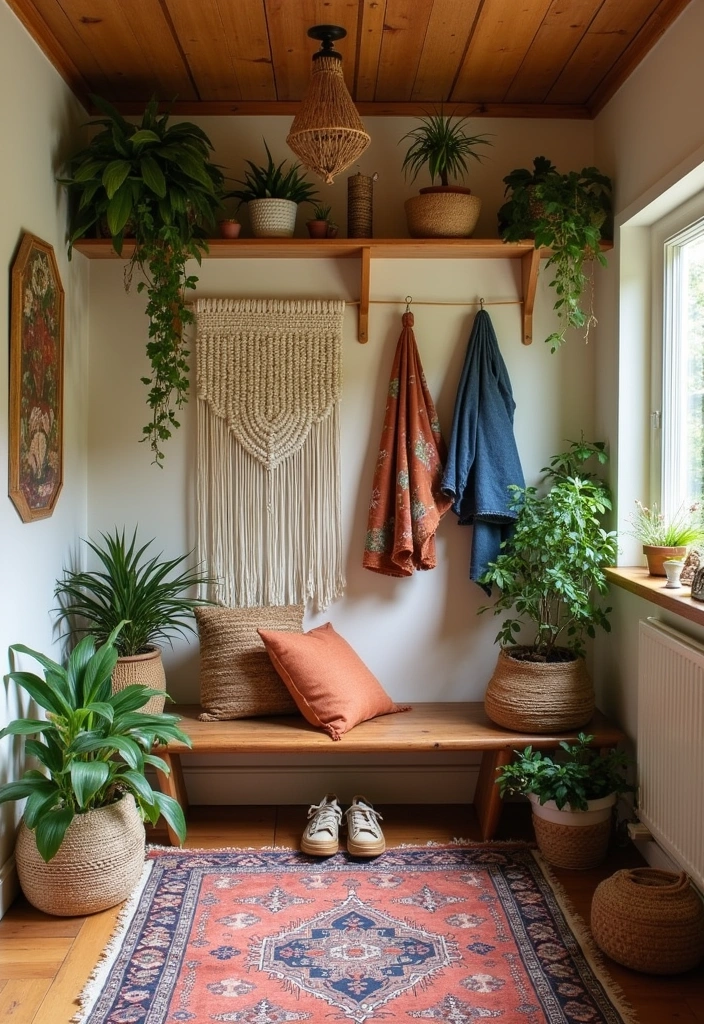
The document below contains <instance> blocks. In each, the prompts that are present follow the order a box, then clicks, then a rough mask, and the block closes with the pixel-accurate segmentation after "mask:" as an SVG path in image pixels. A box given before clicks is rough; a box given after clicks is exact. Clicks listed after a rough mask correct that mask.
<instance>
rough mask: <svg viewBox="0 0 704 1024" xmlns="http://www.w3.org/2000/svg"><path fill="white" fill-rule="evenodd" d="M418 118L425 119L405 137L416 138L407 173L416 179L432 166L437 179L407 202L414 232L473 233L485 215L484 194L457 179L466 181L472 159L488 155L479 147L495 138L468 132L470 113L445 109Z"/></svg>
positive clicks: (457, 235)
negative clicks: (457, 114) (456, 114)
mask: <svg viewBox="0 0 704 1024" xmlns="http://www.w3.org/2000/svg"><path fill="white" fill-rule="evenodd" d="M418 120H419V121H420V124H418V125H417V126H416V127H415V128H412V129H411V130H410V131H409V132H406V134H405V135H404V136H402V138H401V139H400V141H401V142H403V141H404V140H405V139H410V140H411V144H410V145H409V147H408V150H407V152H406V155H405V157H404V159H403V165H402V167H403V171H404V173H405V175H406V177H408V176H409V175H410V180H411V181H415V180H416V178H417V177H418V174H419V172H420V171H421V170H422V169H423V168H424V167H426V166H427V168H428V171H429V172H430V181H431V184H430V185H429V186H427V187H425V188H422V189H421V190H420V195H417V196H413V197H411V198H410V199H407V200H406V202H405V204H404V205H405V210H406V219H407V221H408V233H409V234H410V236H411V238H469V237H470V235H471V234H472V232H473V231H474V228H475V227H476V224H477V220H478V218H479V211H480V210H481V205H482V204H481V199H479V198H478V197H477V196H475V195H473V194H472V191H471V189H469V188H467V187H465V186H464V185H461V184H458V183H457V179H459V181H464V179H465V175H466V174H467V164H468V161H469V160H470V159H473V160H481V159H482V154H481V153H480V152H478V150H477V147H478V146H487V145H491V143H490V141H489V138H488V137H487V136H486V135H468V134H467V132H466V131H465V126H466V124H467V120H468V119H467V118H466V117H454V116H452V115H449V114H444V113H443V112H442V110H441V111H440V112H439V113H438V112H436V113H434V114H428V115H427V116H426V117H421V118H419V119H418ZM436 178H438V179H439V181H440V184H439V185H436V184H435V179H436ZM451 178H452V179H455V183H454V184H453V183H451V182H450V179H451Z"/></svg>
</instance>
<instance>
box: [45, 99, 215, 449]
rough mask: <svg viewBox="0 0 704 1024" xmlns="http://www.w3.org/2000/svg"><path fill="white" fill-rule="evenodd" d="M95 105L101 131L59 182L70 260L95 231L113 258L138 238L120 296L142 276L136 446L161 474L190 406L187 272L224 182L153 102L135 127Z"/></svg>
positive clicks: (195, 130)
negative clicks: (140, 407)
mask: <svg viewBox="0 0 704 1024" xmlns="http://www.w3.org/2000/svg"><path fill="white" fill-rule="evenodd" d="M91 98H92V100H93V103H94V104H95V105H96V107H98V109H99V110H100V111H101V113H103V114H104V115H105V116H104V117H102V118H98V119H97V120H95V121H90V122H89V124H90V125H92V126H99V127H101V128H102V131H99V132H97V133H96V134H95V135H94V136H93V137H92V139H91V140H90V142H89V143H88V145H87V146H86V147H85V149H82V150H81V151H80V152H79V153H76V155H75V156H74V157H73V158H72V159H71V160H70V161H69V164H68V174H67V176H66V177H65V178H61V179H59V180H60V181H61V183H62V184H63V185H65V186H66V187H67V189H68V191H69V194H70V196H71V198H72V200H73V202H72V209H71V223H70V231H69V256H70V255H71V249H72V246H73V244H74V242H76V241H77V240H78V239H79V238H83V237H85V236H86V235H87V234H89V233H90V232H91V231H103V232H106V233H107V234H108V235H109V236H110V237H111V238H112V243H113V246H114V248H115V251H116V252H117V253H118V255H122V250H123V244H124V240H125V238H127V237H130V236H131V237H133V238H134V249H133V252H132V255H131V257H130V261H129V264H128V266H127V268H126V270H125V287H127V288H129V286H130V284H131V281H132V276H133V272H134V269H135V267H137V268H139V270H140V271H141V272H142V275H143V280H141V281H140V282H139V283H138V285H137V289H138V291H140V292H141V291H146V293H147V298H148V301H147V309H146V312H147V316H148V317H149V342H148V344H147V355H148V357H149V361H150V363H151V371H152V372H151V376H148V377H142V382H143V383H144V384H146V385H147V387H148V388H149V392H148V396H147V404H148V406H149V408H150V410H151V418H150V421H149V423H148V424H147V425H146V426H145V427H144V429H143V433H144V437H143V438H142V440H145V441H148V443H149V445H150V447H151V450H152V453H153V456H154V461H155V463H156V464H157V465H162V464H163V459H164V452H163V443H164V442H165V441H167V440H168V438H169V437H171V432H172V430H173V429H175V428H177V427H178V426H179V423H178V420H177V419H176V412H175V410H178V409H180V408H181V407H182V406H183V405H184V404H185V402H186V401H187V400H188V383H189V382H188V356H189V352H188V350H187V348H186V345H185V341H184V334H183V330H184V327H185V326H186V325H187V324H189V323H192V322H193V314H192V312H191V311H190V309H189V308H188V305H187V301H186V294H187V292H188V291H189V290H191V289H193V288H195V285H196V282H197V280H198V278H197V277H195V276H193V275H192V274H188V273H187V271H186V264H187V262H188V260H189V259H195V260H197V261H198V263H200V261H201V257H202V255H203V253H204V252H207V251H208V244H207V242H206V240H205V239H206V237H207V236H208V234H210V235H212V234H213V233H214V232H213V228H214V226H215V219H216V218H215V215H216V213H217V211H218V210H219V209H220V208H221V200H222V195H223V180H224V179H223V175H222V172H221V171H220V169H219V168H218V167H217V166H216V165H215V164H213V163H212V162H211V160H210V152H211V150H212V145H211V143H210V140H209V138H208V136H207V135H206V134H205V132H204V131H203V130H202V129H201V128H199V127H198V126H197V125H195V124H192V123H191V122H189V121H181V122H179V123H177V124H169V115H168V113H166V114H161V115H160V114H159V104H158V101H157V100H156V99H152V101H151V102H150V103H149V105H148V107H147V109H146V110H145V112H144V115H143V117H142V119H141V122H140V123H139V124H132V123H131V122H129V121H127V120H125V118H123V117H122V116H121V115H120V114H119V113H118V112H117V110H115V108H114V107H113V106H111V104H110V103H108V102H107V101H106V100H104V99H101V98H100V97H99V96H92V97H91ZM206 229H209V230H206Z"/></svg>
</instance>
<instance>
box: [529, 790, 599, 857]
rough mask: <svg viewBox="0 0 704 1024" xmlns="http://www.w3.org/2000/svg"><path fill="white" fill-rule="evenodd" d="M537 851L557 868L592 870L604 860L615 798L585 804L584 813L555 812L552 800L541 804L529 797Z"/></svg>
mask: <svg viewBox="0 0 704 1024" xmlns="http://www.w3.org/2000/svg"><path fill="white" fill-rule="evenodd" d="M529 800H530V801H531V804H532V805H533V828H534V830H535V839H536V842H537V843H538V849H539V850H540V852H541V853H542V855H543V857H545V860H547V861H548V862H549V863H550V864H553V865H554V866H555V867H557V868H571V869H572V870H575V871H582V870H585V869H586V868H595V867H597V865H599V864H601V863H602V861H603V860H604V859H605V858H606V854H607V852H608V849H609V839H610V838H611V819H612V808H613V806H614V804H615V803H616V796H615V795H614V794H613V793H612V794H611V796H608V797H604V798H603V799H601V800H588V801H587V805H588V810H586V811H572V810H570V809H569V806H566V807H565V808H564V809H563V810H558V808H557V806H556V804H555V802H554V801H553V800H548V801H547V803H545V804H541V803H540V801H539V800H538V797H537V796H535V795H534V794H532V793H531V794H529Z"/></svg>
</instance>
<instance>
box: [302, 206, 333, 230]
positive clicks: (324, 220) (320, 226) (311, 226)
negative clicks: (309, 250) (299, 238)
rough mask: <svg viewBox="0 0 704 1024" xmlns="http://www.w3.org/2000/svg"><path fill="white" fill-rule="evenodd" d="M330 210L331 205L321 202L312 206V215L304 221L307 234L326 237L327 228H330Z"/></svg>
mask: <svg viewBox="0 0 704 1024" xmlns="http://www.w3.org/2000/svg"><path fill="white" fill-rule="evenodd" d="M330 211H331V207H330V206H326V205H324V204H323V203H318V204H317V205H316V206H315V207H314V208H313V216H312V217H311V219H310V220H307V221H306V227H307V228H308V234H309V235H310V237H311V238H328V230H329V228H330Z"/></svg>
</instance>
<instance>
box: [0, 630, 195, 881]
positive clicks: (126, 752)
mask: <svg viewBox="0 0 704 1024" xmlns="http://www.w3.org/2000/svg"><path fill="white" fill-rule="evenodd" d="M119 630H120V626H118V627H117V628H116V629H115V630H113V632H112V633H111V634H110V635H109V636H108V638H107V642H106V643H105V644H103V646H101V647H98V648H97V649H96V646H95V639H94V638H93V637H91V636H87V637H85V638H84V639H83V640H81V642H80V643H79V644H78V645H77V646H76V647H75V648H74V649H73V651H72V652H71V655H70V656H69V659H68V662H67V664H66V666H65V667H62V666H61V665H59V664H57V663H56V662H54V661H52V660H51V659H50V658H47V657H46V656H45V655H43V654H40V653H38V652H37V651H33V650H30V648H28V647H24V646H23V645H22V644H13V645H12V646H11V647H10V650H11V651H15V652H17V653H18V654H28V655H30V656H31V657H32V658H34V659H35V660H36V661H38V662H39V664H40V665H41V666H42V668H43V669H44V679H42V678H41V677H40V676H37V675H35V674H34V673H31V672H10V673H9V674H8V675H7V676H6V677H5V678H6V679H8V680H12V681H13V682H15V683H17V685H18V686H20V687H22V689H23V690H25V691H26V692H27V693H28V694H29V696H30V697H31V698H32V700H34V701H35V702H36V703H37V704H38V705H39V707H40V708H43V709H44V710H45V711H46V712H47V719H46V720H43V719H26V718H19V719H16V720H15V721H13V722H10V724H9V725H8V726H6V727H5V728H4V729H2V730H0V739H2V738H3V737H4V736H41V737H42V738H41V739H29V740H27V741H26V743H25V751H26V753H27V754H29V755H31V756H33V757H35V758H36V759H37V760H38V761H39V763H40V765H41V766H42V769H41V770H39V769H35V768H30V769H28V770H27V771H26V772H25V773H24V775H23V776H22V778H21V779H20V780H19V781H17V782H8V783H5V784H4V785H2V786H0V803H4V802H6V801H8V800H22V799H24V798H25V797H26V798H27V803H26V806H25V809H24V820H25V824H26V825H27V827H28V828H30V829H32V830H33V831H34V834H35V838H36V843H37V849H38V850H39V853H40V854H41V856H42V857H43V859H44V860H45V861H49V860H51V859H52V857H54V856H55V854H56V852H57V851H58V849H59V848H60V846H61V843H62V842H63V839H64V836H65V834H66V830H67V829H68V827H69V825H70V824H71V822H72V821H73V819H74V818H75V817H76V815H79V814H86V813H87V812H88V811H91V810H94V809H95V808H97V807H105V806H106V805H108V804H113V803H115V802H116V801H117V800H120V799H121V798H122V797H123V795H124V794H126V793H132V795H133V796H134V798H135V801H136V803H137V807H138V808H139V811H140V814H141V815H142V817H143V819H144V820H145V821H150V822H151V823H152V824H155V823H156V821H157V820H158V818H159V815H163V816H164V818H165V819H166V821H167V822H168V823H169V825H170V826H171V827H172V828H173V829H174V831H175V832H176V834H177V835H178V837H179V839H180V840H181V842H183V840H184V839H185V836H186V822H185V819H184V816H183V811H182V810H181V808H180V807H179V805H178V803H177V802H176V801H175V800H174V799H173V798H172V797H170V796H166V795H165V794H163V793H158V792H155V791H154V790H153V789H152V788H151V786H150V785H149V783H148V782H147V779H146V778H145V774H144V772H145V769H146V767H147V765H149V766H151V767H152V768H158V769H159V770H160V771H163V772H166V773H168V770H169V769H168V767H167V765H166V764H165V762H164V760H163V758H161V757H158V756H157V755H156V754H154V753H152V749H153V747H154V746H155V744H165V743H168V741H169V740H173V739H175V740H179V741H180V742H182V743H186V744H187V745H188V746H190V745H191V744H190V740H189V738H188V737H187V736H186V735H185V734H184V733H183V732H182V731H181V730H180V729H179V728H178V722H179V718H178V717H177V716H176V715H164V714H160V715H149V714H145V713H143V712H141V711H140V710H139V709H140V708H142V707H144V705H145V704H146V703H147V701H148V700H149V699H150V698H151V697H153V696H154V694H155V693H156V691H155V690H152V689H150V688H149V687H147V686H128V687H126V688H125V689H124V690H121V691H120V692H119V693H116V694H112V693H111V689H110V678H111V676H112V672H113V669H114V667H115V663H116V661H117V649H116V647H115V640H116V638H117V636H118V634H119Z"/></svg>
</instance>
